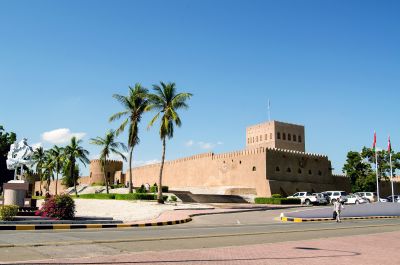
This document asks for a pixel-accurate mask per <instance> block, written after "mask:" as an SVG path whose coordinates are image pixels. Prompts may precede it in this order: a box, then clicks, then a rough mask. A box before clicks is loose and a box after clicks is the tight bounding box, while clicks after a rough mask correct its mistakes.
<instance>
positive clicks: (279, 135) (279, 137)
mask: <svg viewBox="0 0 400 265" xmlns="http://www.w3.org/2000/svg"><path fill="white" fill-rule="evenodd" d="M276 138H278V139H279V140H280V139H281V133H280V132H278V134H277V136H276Z"/></svg>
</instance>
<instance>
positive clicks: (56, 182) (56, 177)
mask: <svg viewBox="0 0 400 265" xmlns="http://www.w3.org/2000/svg"><path fill="white" fill-rule="evenodd" d="M57 186H58V171H57V173H56V195H57Z"/></svg>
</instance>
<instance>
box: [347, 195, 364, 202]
mask: <svg viewBox="0 0 400 265" xmlns="http://www.w3.org/2000/svg"><path fill="white" fill-rule="evenodd" d="M360 203H369V202H368V200H367V199H366V198H363V197H360V196H358V195H357V194H349V195H347V201H346V204H360Z"/></svg>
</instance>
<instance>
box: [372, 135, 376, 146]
mask: <svg viewBox="0 0 400 265" xmlns="http://www.w3.org/2000/svg"><path fill="white" fill-rule="evenodd" d="M375 147H376V132H374V142H373V143H372V149H373V150H375Z"/></svg>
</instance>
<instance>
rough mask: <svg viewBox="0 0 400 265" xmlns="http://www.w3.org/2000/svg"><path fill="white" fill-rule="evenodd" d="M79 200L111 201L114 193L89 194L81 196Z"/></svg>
mask: <svg viewBox="0 0 400 265" xmlns="http://www.w3.org/2000/svg"><path fill="white" fill-rule="evenodd" d="M79 199H98V200H113V199H115V194H114V193H110V194H107V193H91V194H81V195H79Z"/></svg>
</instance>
